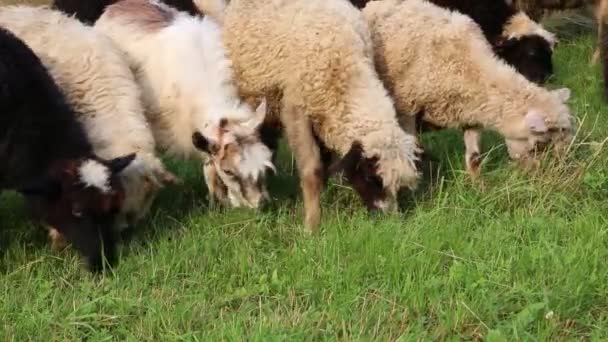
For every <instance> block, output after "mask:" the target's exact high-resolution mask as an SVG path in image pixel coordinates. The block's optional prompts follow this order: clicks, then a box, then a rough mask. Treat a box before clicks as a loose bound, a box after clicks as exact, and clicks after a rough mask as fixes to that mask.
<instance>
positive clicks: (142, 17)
mask: <svg viewBox="0 0 608 342" xmlns="http://www.w3.org/2000/svg"><path fill="white" fill-rule="evenodd" d="M353 5H354V6H353ZM203 13H204V15H203ZM555 44H556V39H555V37H554V36H553V35H552V34H551V33H550V32H548V31H546V30H545V29H544V28H543V27H542V26H541V25H539V24H538V23H536V22H534V21H533V20H531V19H530V18H529V17H528V16H526V15H525V14H524V13H523V12H520V11H518V10H517V9H515V7H514V5H513V4H512V3H511V2H510V1H508V0H478V1H466V0H432V1H430V2H427V1H425V0H381V1H357V0H353V1H352V3H351V2H349V1H348V0H231V1H229V2H227V1H226V0H165V1H162V2H161V1H159V0H119V1H117V0H90V1H82V0H56V1H55V3H54V5H53V8H47V7H30V6H4V7H0V113H1V114H0V115H1V116H0V118H1V119H0V189H12V190H16V191H18V192H21V193H22V194H23V195H24V196H25V198H26V199H27V203H28V204H30V205H31V207H32V212H33V213H34V215H35V217H36V218H37V219H38V220H40V221H42V222H43V223H44V224H45V225H46V226H47V227H48V229H49V234H50V236H51V238H52V241H53V244H54V246H55V247H56V248H60V247H63V246H64V245H65V244H66V243H70V244H72V245H73V246H74V247H75V248H76V249H78V250H79V251H81V252H82V253H83V254H84V256H85V257H86V258H87V260H88V262H89V265H90V267H91V268H92V269H94V270H99V269H102V268H103V267H105V262H104V261H107V262H109V263H110V264H112V263H113V262H114V261H115V260H114V259H115V255H114V254H115V244H116V233H117V232H118V231H120V230H122V229H124V228H125V227H129V226H132V225H135V224H137V222H138V221H140V220H141V219H142V218H143V217H145V215H146V213H147V212H148V210H149V208H150V206H151V205H152V203H153V201H154V198H155V196H156V194H157V193H158V191H159V190H160V189H161V188H163V187H164V186H166V185H169V184H176V183H179V182H180V179H179V177H178V176H176V175H174V174H173V173H171V172H170V171H169V170H167V168H166V167H165V166H164V165H163V162H162V161H161V160H160V159H159V157H158V152H159V151H165V152H168V153H169V154H171V155H173V156H175V157H180V158H198V159H200V160H201V161H202V168H203V172H204V175H205V181H206V183H207V187H208V189H209V194H210V200H211V201H212V202H218V203H219V204H222V205H227V206H247V207H251V208H256V207H258V206H260V205H261V204H262V203H263V202H264V201H265V200H267V199H268V197H269V196H268V193H267V189H266V184H265V177H266V175H267V173H268V172H269V171H275V167H274V163H273V161H274V158H275V154H276V150H277V147H278V139H279V138H280V136H281V134H285V136H286V138H287V141H288V144H289V146H290V148H291V150H292V152H293V154H294V156H295V160H296V164H297V168H298V173H299V176H300V182H301V188H302V192H303V198H304V206H305V219H304V222H305V226H306V227H307V229H311V230H314V229H315V228H316V227H317V226H318V224H319V222H320V218H321V209H320V205H319V197H320V192H321V190H322V188H323V185H324V182H325V180H326V178H327V177H328V176H330V175H332V174H334V173H337V172H342V173H343V174H344V176H345V178H346V179H347V180H348V182H349V183H350V184H351V185H352V186H353V188H354V189H355V190H356V191H357V193H358V194H359V195H360V197H361V199H362V200H363V202H364V204H365V206H366V207H367V208H368V209H380V210H383V211H387V210H392V209H394V208H395V207H396V205H397V193H398V191H400V190H401V189H414V188H415V187H416V186H417V183H418V180H419V178H420V176H421V174H420V170H419V164H418V161H419V159H420V155H421V153H422V151H423V149H422V146H420V144H419V143H418V139H417V134H418V133H419V132H420V131H421V130H422V129H423V128H424V127H427V126H435V127H439V128H460V129H462V130H464V141H465V148H466V151H465V160H466V167H467V171H468V172H469V174H470V175H471V176H472V177H477V176H478V174H479V166H480V162H481V151H480V148H479V139H480V134H479V133H480V131H481V130H484V129H489V130H494V131H496V132H498V133H500V134H501V135H502V136H503V137H504V139H505V142H506V146H507V149H508V152H509V155H510V157H511V158H512V159H515V160H519V161H521V162H523V163H526V164H527V163H534V161H535V158H537V153H539V152H540V151H541V150H542V149H544V148H546V147H547V146H552V147H553V148H555V149H558V150H563V149H565V148H567V147H568V146H569V144H570V143H571V139H572V135H573V132H574V130H575V127H574V120H573V117H572V115H571V113H570V110H569V108H568V106H567V104H566V101H567V100H568V98H569V96H570V91H569V90H568V89H566V88H562V89H557V90H548V89H546V88H544V87H542V86H540V85H539V84H538V83H542V82H543V81H544V80H545V79H546V78H547V77H548V76H549V75H550V74H551V72H552V64H551V54H552V51H553V48H554V46H555ZM275 172H276V171H275Z"/></svg>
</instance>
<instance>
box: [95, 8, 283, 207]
mask: <svg viewBox="0 0 608 342" xmlns="http://www.w3.org/2000/svg"><path fill="white" fill-rule="evenodd" d="M95 29H96V30H99V31H100V32H103V33H104V34H106V35H108V36H109V37H110V38H111V39H112V40H114V42H116V44H117V45H118V46H120V48H121V49H122V50H123V51H125V53H126V54H127V55H128V59H129V61H130V64H131V66H132V68H133V69H135V70H136V72H135V75H136V78H137V80H138V81H139V83H140V84H141V86H142V88H143V97H144V103H145V105H146V109H147V110H146V113H147V116H148V120H149V121H150V122H151V124H152V130H153V132H154V135H155V137H156V140H157V142H158V144H159V146H160V147H162V148H163V149H166V150H168V151H169V152H171V153H172V154H174V155H177V156H181V157H190V156H199V157H201V158H203V160H206V161H207V162H210V163H212V164H213V165H214V166H215V168H216V171H217V174H210V173H208V172H206V173H205V175H206V181H207V186H208V188H209V189H210V193H211V194H212V195H216V196H215V197H216V198H217V199H219V200H220V201H221V202H224V203H226V204H228V203H229V204H232V205H233V206H248V207H252V208H255V207H258V206H259V205H260V204H261V203H262V201H263V200H264V199H266V198H267V192H266V188H265V183H264V181H263V180H264V176H265V173H266V171H268V169H273V168H274V166H273V164H272V161H271V153H270V151H269V150H268V148H267V147H266V146H265V145H264V144H262V143H261V142H260V141H259V137H258V133H257V130H258V127H259V125H260V124H261V123H262V122H263V120H264V115H265V109H264V108H265V106H262V107H260V108H258V109H259V110H258V111H256V112H254V111H252V110H251V107H249V105H247V104H246V103H242V102H241V101H240V99H239V96H238V92H237V88H236V85H235V84H234V80H233V72H232V68H231V63H230V60H229V59H228V58H227V56H226V49H225V47H224V45H223V42H222V34H221V28H220V26H219V25H218V24H217V23H216V22H215V21H214V20H213V19H211V18H209V17H206V18H199V17H193V16H190V15H188V14H187V13H183V12H178V11H176V10H174V9H172V8H170V7H168V6H167V5H165V4H162V3H161V2H158V1H150V0H123V1H120V2H118V3H116V4H113V5H110V6H108V7H107V8H106V10H105V12H104V14H103V15H102V16H101V17H100V18H99V19H98V20H97V22H96V23H95ZM209 156H211V158H208V157H209ZM218 176H220V177H223V179H225V182H224V183H225V184H226V186H227V189H226V190H227V195H226V196H223V195H222V196H220V195H218V191H216V189H215V187H214V185H215V184H216V183H217V181H216V180H214V179H213V177H218ZM213 198H214V197H213V196H212V197H211V199H212V200H213Z"/></svg>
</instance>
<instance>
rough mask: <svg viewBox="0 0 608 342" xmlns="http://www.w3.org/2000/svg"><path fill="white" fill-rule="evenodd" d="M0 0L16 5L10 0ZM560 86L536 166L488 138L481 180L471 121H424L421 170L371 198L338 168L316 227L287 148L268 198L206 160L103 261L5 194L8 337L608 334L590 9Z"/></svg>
mask: <svg viewBox="0 0 608 342" xmlns="http://www.w3.org/2000/svg"><path fill="white" fill-rule="evenodd" d="M6 2H7V1H6V0H2V3H6ZM562 24H563V25H560V26H558V27H556V30H557V31H558V32H559V33H560V37H561V41H560V44H559V46H558V48H557V50H556V53H555V56H554V62H555V67H556V70H555V71H556V73H555V76H554V77H553V78H552V79H551V80H550V82H549V85H548V86H549V87H552V88H556V87H561V86H567V87H569V88H571V89H572V92H573V95H572V98H571V100H570V104H571V108H572V110H573V112H574V113H575V115H576V117H577V119H578V122H579V126H580V129H579V132H578V135H577V140H576V142H575V144H574V145H573V146H572V148H571V153H570V154H569V155H568V156H567V157H565V158H561V159H555V158H553V159H547V160H545V161H544V162H543V164H542V166H541V167H540V168H539V169H537V170H532V171H523V170H521V169H520V168H518V167H516V166H515V165H512V164H511V162H510V161H509V160H508V158H507V155H506V151H505V148H504V146H503V145H502V142H501V140H500V139H499V138H498V137H497V136H496V135H495V134H491V133H488V134H486V135H485V136H484V150H485V151H487V153H486V154H485V162H484V164H483V185H482V184H479V183H473V182H471V181H470V180H469V179H468V178H467V175H466V174H465V172H464V160H463V159H464V158H463V156H464V152H463V151H464V147H463V143H462V138H461V133H460V132H457V131H442V132H434V133H429V134H425V135H424V136H423V144H424V146H425V148H426V150H427V152H429V154H430V155H431V156H432V158H431V161H429V162H427V163H425V168H424V169H425V179H424V182H423V183H422V184H421V186H420V188H419V189H418V190H417V191H416V192H415V193H413V194H404V195H403V198H402V201H401V202H402V205H401V211H400V212H399V213H398V214H393V215H372V214H368V213H367V212H366V211H365V209H364V208H363V206H362V205H361V204H360V201H359V199H358V198H357V196H356V194H355V193H354V192H353V190H352V189H350V188H349V187H348V185H347V184H346V183H344V182H342V181H341V180H340V179H338V178H333V179H331V180H330V183H329V185H328V188H327V189H326V190H325V191H324V193H323V197H322V207H323V210H324V211H323V224H322V227H321V231H320V233H319V234H316V235H308V234H306V233H304V231H303V226H302V224H301V223H302V211H303V210H302V202H301V196H300V192H299V187H298V181H297V178H296V176H295V170H294V168H293V162H292V158H291V156H290V154H289V151H288V150H287V149H285V148H283V149H282V151H281V154H280V159H279V165H278V169H279V173H278V175H277V176H273V177H272V178H271V179H270V192H271V195H272V197H273V200H272V202H271V203H270V205H269V206H268V207H267V208H264V209H263V210H260V211H258V212H255V211H251V210H245V209H214V210H211V209H209V208H208V206H207V201H206V191H205V187H204V183H203V178H202V174H201V172H200V167H199V165H198V164H197V163H195V162H191V163H186V162H180V161H174V160H169V159H168V160H167V162H168V164H169V166H170V168H171V169H172V170H174V171H175V172H176V173H178V174H179V175H180V176H182V177H183V178H184V180H185V184H184V185H183V186H178V187H174V188H170V189H167V190H166V191H164V192H163V193H161V195H160V197H159V199H158V200H157V202H156V204H155V207H154V210H153V212H152V213H151V215H150V217H149V219H148V220H147V221H146V222H144V223H143V224H141V225H140V226H139V227H138V228H137V229H136V230H135V231H134V232H133V233H132V234H129V235H128V236H125V241H124V243H123V244H122V246H121V249H120V263H119V264H118V266H117V267H116V268H115V269H114V270H113V271H111V272H108V273H106V274H103V275H93V274H91V273H89V272H87V271H86V270H85V269H84V268H83V267H82V265H81V260H80V258H79V256H78V255H77V253H75V252H73V251H70V250H67V251H64V252H62V253H60V254H57V253H54V252H52V251H51V249H50V244H49V243H48V241H47V237H46V233H45V231H44V230H43V229H41V228H40V227H39V226H36V225H35V224H33V223H31V222H30V221H28V220H27V219H26V217H27V213H26V209H25V207H24V205H23V201H22V199H21V198H20V197H19V196H17V195H16V194H13V193H3V194H1V195H0V340H3V341H23V340H43V339H44V340H52V341H66V340H69V341H75V340H84V339H87V340H89V341H98V340H134V341H141V340H154V341H159V340H189V341H191V340H195V341H197V340H200V341H210V340H245V339H246V340H263V341H273V340H345V341H350V340H404V341H405V340H408V341H409V340H479V339H482V340H486V341H512V340H541V341H546V340H572V339H589V340H606V339H608V295H607V294H608V265H607V260H608V248H607V247H608V223H607V219H606V215H605V213H606V212H608V211H607V209H608V201H606V199H607V198H608V171H605V170H608V169H607V168H606V166H608V151H606V148H605V147H604V141H605V139H606V137H607V136H608V134H607V133H606V132H607V131H608V110H607V109H608V102H606V101H604V99H603V90H602V82H601V78H600V73H599V69H600V68H599V66H593V65H591V64H590V58H591V54H592V51H593V48H594V46H595V36H594V34H593V33H592V30H591V29H590V28H589V27H587V26H589V25H586V24H585V25H581V24H580V23H574V24H573V23H571V22H567V21H564V22H562Z"/></svg>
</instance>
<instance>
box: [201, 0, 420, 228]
mask: <svg viewBox="0 0 608 342" xmlns="http://www.w3.org/2000/svg"><path fill="white" fill-rule="evenodd" d="M201 2H202V1H201ZM201 9H202V12H204V13H207V14H209V15H211V16H214V17H216V18H218V19H219V20H223V23H224V40H225V42H226V46H227V49H228V52H229V56H230V58H231V60H232V62H233V65H234V70H235V72H236V79H237V83H238V85H239V90H240V93H241V94H242V95H243V96H244V97H254V98H255V97H266V98H270V99H273V101H274V100H277V99H280V101H281V104H282V107H281V110H280V116H281V123H282V125H283V126H284V130H285V133H286V136H287V138H288V142H289V145H290V147H291V149H292V151H293V153H294V154H295V158H296V163H297V166H298V172H299V174H300V182H301V187H302V191H303V194H304V207H305V211H306V217H305V224H306V226H307V227H308V228H309V229H313V228H315V227H317V225H318V223H319V219H320V208H319V196H320V191H321V187H322V178H323V175H322V171H323V170H322V165H321V160H320V151H319V146H318V145H317V143H316V141H315V137H314V134H313V130H312V129H311V124H312V127H313V128H314V133H316V135H317V136H318V137H319V138H320V140H321V141H322V142H323V143H325V144H326V145H327V147H328V148H329V149H331V150H333V151H336V152H337V153H338V154H340V155H341V156H342V157H343V158H342V159H341V160H340V162H339V163H338V164H337V165H335V167H334V168H332V169H336V170H337V169H342V170H344V171H345V175H346V177H347V178H348V179H349V180H350V182H351V184H353V186H354V188H355V189H356V190H357V191H358V192H359V194H360V195H361V197H362V198H363V200H364V202H365V204H366V205H367V206H368V208H373V209H376V208H379V209H390V208H394V207H395V206H396V195H397V191H398V190H399V189H400V188H402V187H407V188H414V187H415V186H416V183H417V181H418V178H419V173H418V171H417V169H416V165H415V161H416V160H417V155H416V153H417V152H418V148H417V145H416V138H415V137H414V136H412V135H409V134H406V133H405V132H404V131H403V130H402V129H401V128H400V127H399V124H398V122H397V120H396V114H395V109H394V107H393V103H392V101H391V100H390V98H389V96H388V94H387V92H386V89H385V88H384V87H383V86H382V83H381V82H380V80H379V79H378V75H377V74H376V71H375V70H374V65H373V56H372V54H373V51H372V43H371V40H370V36H369V31H368V29H367V25H366V24H365V21H364V20H363V17H362V15H361V13H360V12H359V11H357V10H356V9H355V8H354V7H353V6H352V5H351V4H350V3H348V1H345V0H344V1H343V0H336V1H326V0H259V1H251V0H232V1H230V4H228V5H227V6H226V8H225V10H224V11H221V10H217V9H221V6H216V7H215V9H212V10H210V9H209V8H205V6H201Z"/></svg>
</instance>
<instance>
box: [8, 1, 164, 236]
mask: <svg viewBox="0 0 608 342" xmlns="http://www.w3.org/2000/svg"><path fill="white" fill-rule="evenodd" d="M0 25H1V26H3V27H6V28H8V29H9V30H11V31H12V32H14V33H15V35H17V36H18V37H19V38H21V39H22V40H24V41H25V42H26V43H27V44H28V45H29V46H30V47H31V48H32V50H33V51H34V52H35V53H36V54H37V55H38V56H39V58H40V59H41V60H42V62H43V64H44V65H45V66H46V67H47V69H48V70H49V72H50V73H51V75H52V76H53V77H54V78H55V80H56V82H57V83H58V85H59V86H60V87H61V88H62V90H63V91H64V93H65V95H66V97H67V99H68V101H69V102H70V105H72V106H73V107H74V109H75V110H76V112H78V113H80V114H81V116H80V117H79V118H78V119H79V120H80V121H81V122H82V123H83V124H84V126H85V128H86V130H87V133H88V135H89V139H90V140H91V142H92V144H93V147H94V149H95V152H96V153H97V154H98V155H99V156H100V157H102V158H107V159H111V158H115V157H118V156H122V155H125V154H128V153H137V158H136V160H135V161H134V162H133V163H132V164H131V165H130V166H129V167H128V168H127V169H126V170H125V171H124V172H123V173H122V174H121V177H122V181H123V184H124V187H125V189H126V194H127V196H126V198H125V204H124V206H123V208H122V215H121V219H120V227H121V228H123V227H124V226H126V225H130V224H134V223H136V222H137V221H138V220H139V219H141V218H142V217H143V216H144V215H145V214H146V213H147V211H148V209H149V208H150V205H151V204H152V202H153V199H154V198H155V194H156V192H157V190H158V189H159V188H160V187H161V186H162V185H163V183H166V182H173V181H175V180H176V179H175V176H173V175H172V174H171V173H170V172H168V171H167V170H165V167H164V166H163V163H162V162H161V161H160V160H159V159H158V158H157V157H156V155H155V142H154V138H153V136H152V133H151V130H150V126H149V125H148V123H147V121H146V118H145V116H144V113H143V106H142V104H141V98H140V96H141V95H140V90H139V87H138V85H137V84H136V82H135V79H134V77H133V74H132V72H131V70H130V69H129V66H128V65H127V63H126V61H125V60H124V56H123V55H122V53H121V52H120V51H119V50H118V49H117V48H116V46H115V45H114V44H113V43H112V42H111V41H110V39H108V38H107V37H105V36H103V35H102V34H100V33H97V32H95V31H94V30H93V28H91V27H87V26H85V25H83V24H81V23H80V22H78V21H77V20H75V19H73V18H70V17H68V16H66V15H64V14H62V13H60V12H58V11H53V10H50V9H48V8H45V7H28V6H7V7H1V8H0Z"/></svg>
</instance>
